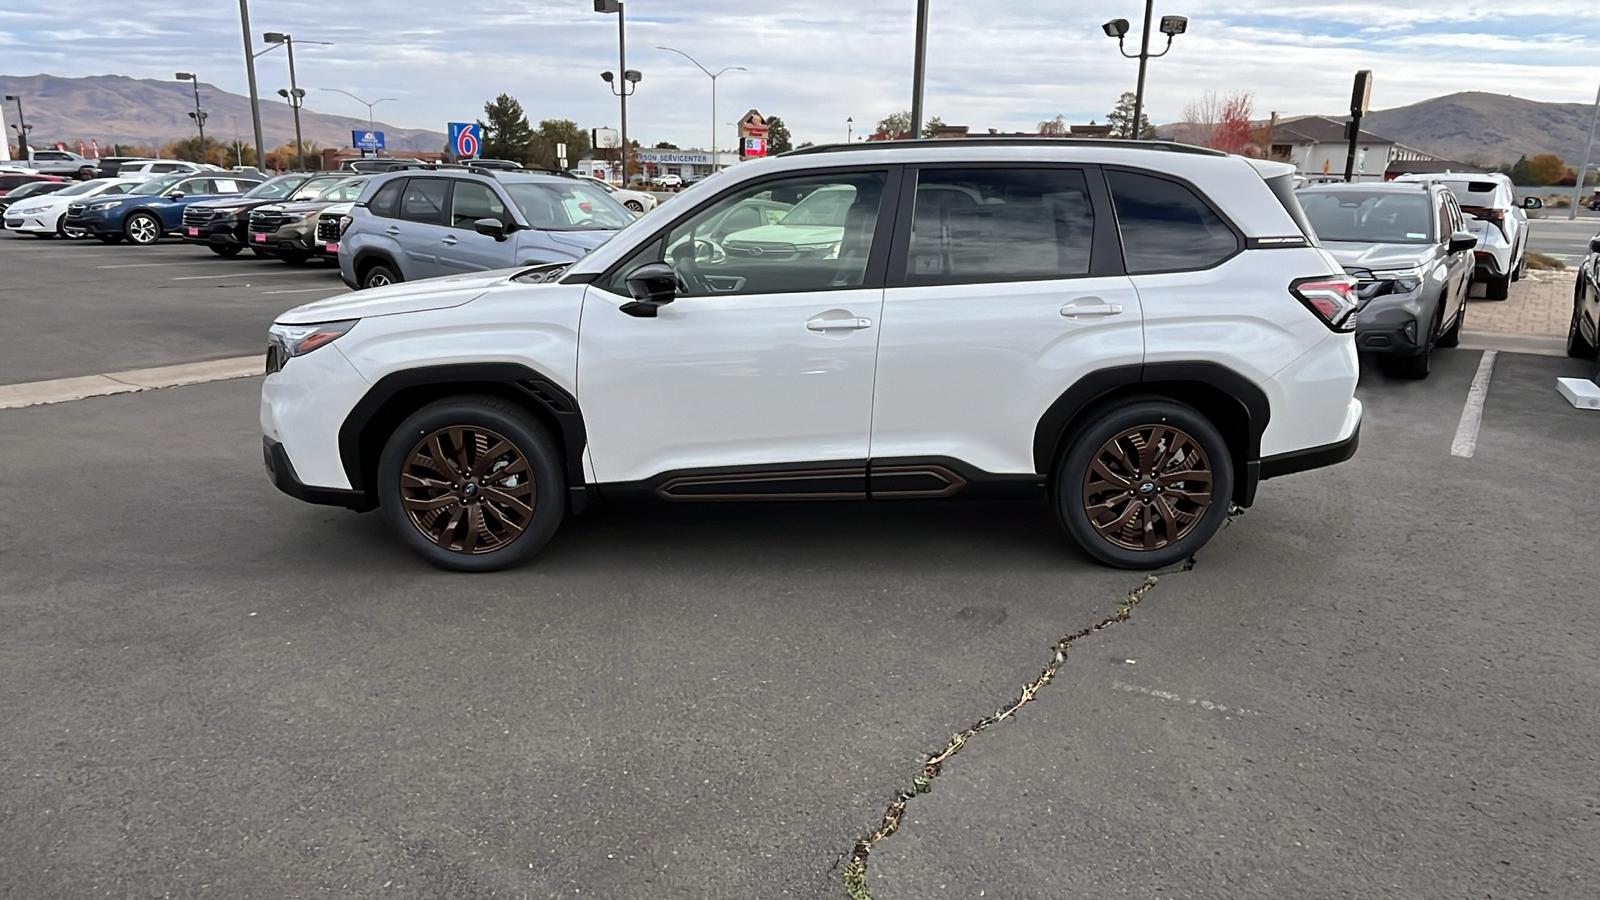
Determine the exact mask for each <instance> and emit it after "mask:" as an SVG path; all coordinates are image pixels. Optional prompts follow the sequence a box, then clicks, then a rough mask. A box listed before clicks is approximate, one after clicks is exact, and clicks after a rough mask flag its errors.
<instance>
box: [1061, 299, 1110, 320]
mask: <svg viewBox="0 0 1600 900" xmlns="http://www.w3.org/2000/svg"><path fill="white" fill-rule="evenodd" d="M1089 301H1094V302H1089ZM1121 312H1122V304H1120V303H1105V302H1103V301H1101V300H1100V298H1099V297H1085V298H1084V300H1083V302H1078V303H1068V304H1067V305H1066V306H1063V307H1061V314H1062V315H1063V316H1066V317H1067V318H1069V319H1076V318H1079V317H1081V316H1114V315H1117V314H1119V313H1121Z"/></svg>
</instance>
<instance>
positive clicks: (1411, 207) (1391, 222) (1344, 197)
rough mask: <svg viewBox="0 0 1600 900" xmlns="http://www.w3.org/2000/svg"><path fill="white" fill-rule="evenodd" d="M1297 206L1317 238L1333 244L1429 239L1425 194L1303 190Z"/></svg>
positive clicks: (1430, 219)
mask: <svg viewBox="0 0 1600 900" xmlns="http://www.w3.org/2000/svg"><path fill="white" fill-rule="evenodd" d="M1300 205H1301V206H1302V207H1304V208H1305V211H1306V215H1307V216H1309V217H1310V218H1311V225H1312V227H1313V228H1315V229H1316V230H1317V237H1319V238H1321V239H1322V240H1324V241H1332V242H1334V243H1339V242H1346V243H1372V244H1427V243H1430V242H1432V241H1433V210H1432V204H1430V203H1429V200H1428V195H1427V194H1424V193H1422V192H1421V191H1418V192H1417V193H1415V194H1396V193H1392V192H1380V191H1359V190H1356V191H1346V190H1340V191H1307V192H1305V193H1303V194H1301V195H1300Z"/></svg>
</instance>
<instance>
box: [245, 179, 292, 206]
mask: <svg viewBox="0 0 1600 900" xmlns="http://www.w3.org/2000/svg"><path fill="white" fill-rule="evenodd" d="M305 180H306V176H304V175H279V176H278V177H277V178H273V179H270V180H267V181H263V182H261V183H260V184H258V185H256V186H255V187H253V188H251V189H250V191H249V192H248V193H246V194H245V195H244V197H243V199H245V200H282V199H283V198H284V197H287V196H289V193H290V192H291V191H293V190H294V189H295V188H297V187H299V186H300V185H302V184H304V183H305Z"/></svg>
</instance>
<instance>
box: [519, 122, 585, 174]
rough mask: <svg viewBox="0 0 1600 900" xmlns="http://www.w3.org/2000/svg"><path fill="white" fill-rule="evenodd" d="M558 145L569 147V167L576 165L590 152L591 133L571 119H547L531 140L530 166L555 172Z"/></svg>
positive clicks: (529, 151) (541, 123)
mask: <svg viewBox="0 0 1600 900" xmlns="http://www.w3.org/2000/svg"><path fill="white" fill-rule="evenodd" d="M557 144H566V145H567V165H568V166H571V165H574V164H575V163H577V161H578V159H579V158H580V157H582V156H583V155H584V154H585V153H588V152H589V132H587V131H584V130H583V129H582V128H579V127H578V123H577V122H574V121H572V120H571V119H545V120H544V121H542V122H540V123H539V130H538V131H535V132H533V135H532V137H531V138H530V139H529V149H528V165H531V166H535V167H538V168H544V169H550V170H554V169H555V168H556V166H557V164H558V162H559V160H558V159H557V158H556V145H557Z"/></svg>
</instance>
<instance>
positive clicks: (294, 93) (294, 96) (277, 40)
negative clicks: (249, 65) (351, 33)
mask: <svg viewBox="0 0 1600 900" xmlns="http://www.w3.org/2000/svg"><path fill="white" fill-rule="evenodd" d="M261 39H262V40H264V41H266V42H267V43H269V44H272V45H273V46H272V47H268V48H267V49H266V50H263V51H261V53H267V52H269V51H271V50H273V49H274V48H275V47H276V46H277V45H279V44H282V45H283V46H284V47H285V48H287V49H288V51H289V89H288V90H283V89H282V88H279V89H278V96H280V97H283V98H285V99H286V100H288V101H289V105H290V106H291V107H293V108H294V165H295V168H297V169H304V168H305V167H306V163H305V142H304V141H303V140H301V138H300V107H301V106H302V105H304V100H305V96H306V92H305V91H303V90H301V89H300V86H299V85H298V84H297V83H296V82H295V80H294V37H293V36H292V35H288V34H284V33H283V32H281V31H269V32H267V33H266V34H263V35H262V36H261ZM300 43H302V44H321V45H323V46H325V47H331V46H333V42H332V41H301V42H300ZM261 53H258V54H256V55H257V56H260V55H261Z"/></svg>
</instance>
